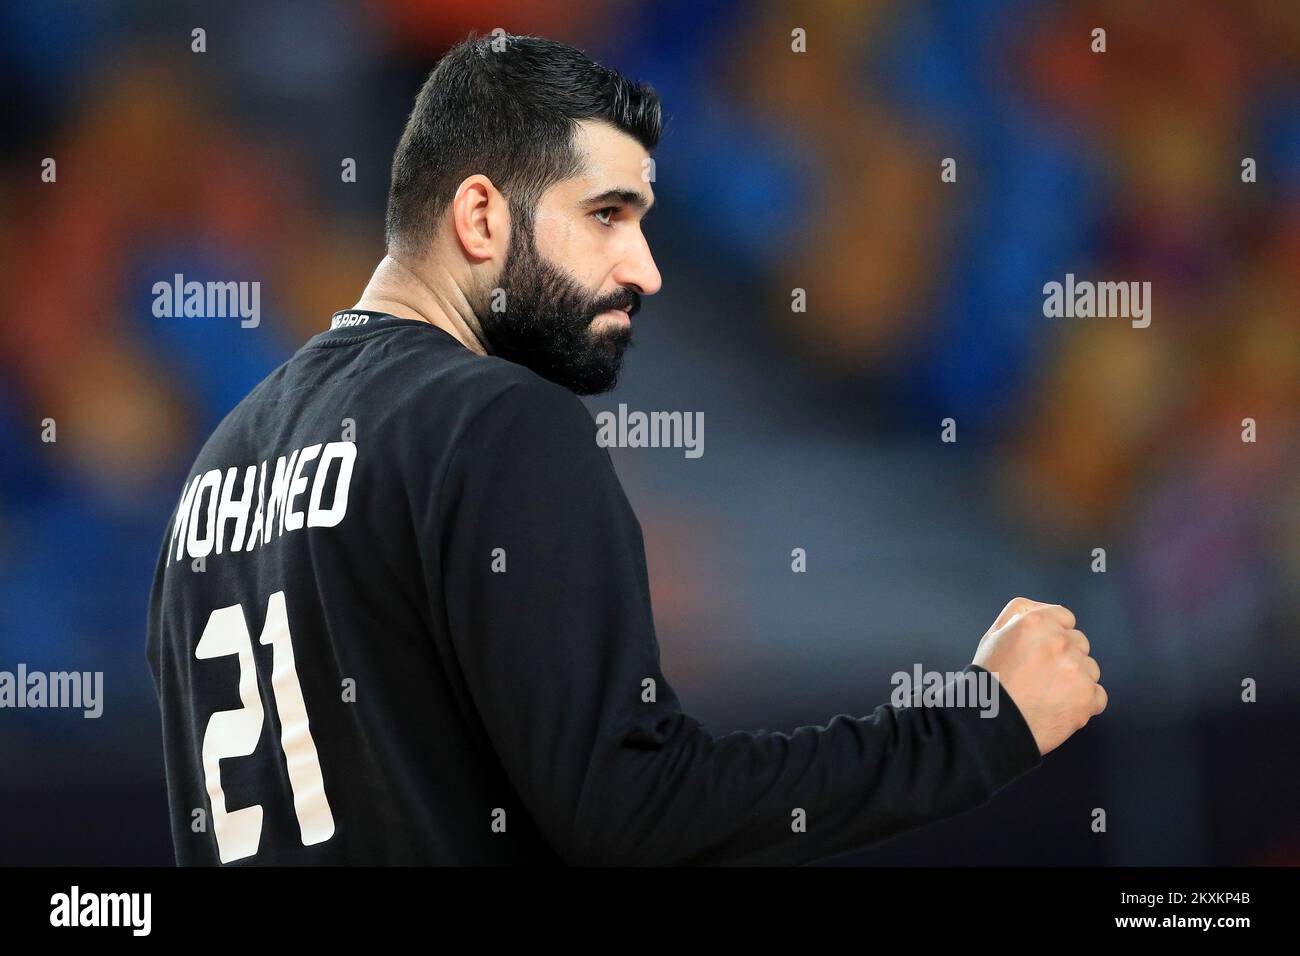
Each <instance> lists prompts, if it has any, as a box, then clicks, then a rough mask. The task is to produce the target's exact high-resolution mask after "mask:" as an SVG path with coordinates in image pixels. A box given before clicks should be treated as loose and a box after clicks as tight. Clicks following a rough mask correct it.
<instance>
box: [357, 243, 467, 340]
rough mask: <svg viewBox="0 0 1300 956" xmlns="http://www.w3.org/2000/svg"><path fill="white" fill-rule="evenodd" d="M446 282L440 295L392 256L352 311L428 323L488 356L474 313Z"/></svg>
mask: <svg viewBox="0 0 1300 956" xmlns="http://www.w3.org/2000/svg"><path fill="white" fill-rule="evenodd" d="M443 278H444V280H445V282H444V283H443V284H442V285H443V287H444V291H442V292H439V291H438V289H436V288H435V287H434V286H435V283H433V282H432V281H430V280H429V279H428V278H426V277H425V276H423V275H421V274H420V273H419V272H417V271H416V269H414V268H412V267H411V266H408V265H407V264H405V263H403V262H399V261H398V260H397V259H395V258H393V257H392V256H384V258H383V261H381V262H380V263H379V265H378V266H377V267H376V268H375V271H374V274H373V275H372V276H371V277H370V281H369V282H368V283H366V287H365V289H364V290H363V291H362V293H361V298H360V299H358V300H357V304H356V305H354V306H353V307H352V308H353V309H359V310H363V311H370V312H387V313H388V314H389V315H395V316H397V317H398V318H399V319H414V320H416V321H417V322H428V323H429V324H430V325H433V326H436V327H438V328H440V329H442V330H443V331H444V332H446V333H447V334H448V335H450V336H452V338H454V339H456V340H457V341H458V342H460V344H461V345H463V346H465V348H467V349H469V350H470V351H471V352H476V353H477V354H479V355H487V354H488V351H487V347H486V345H485V344H484V342H483V337H482V332H481V329H480V328H479V324H478V320H477V319H476V318H475V317H474V310H473V309H472V308H471V307H470V304H469V302H468V301H467V300H466V298H465V296H464V293H462V292H461V290H460V288H459V287H458V286H457V285H456V284H455V283H454V282H453V281H452V279H451V276H449V275H444V276H443ZM445 290H450V291H449V292H448V291H445Z"/></svg>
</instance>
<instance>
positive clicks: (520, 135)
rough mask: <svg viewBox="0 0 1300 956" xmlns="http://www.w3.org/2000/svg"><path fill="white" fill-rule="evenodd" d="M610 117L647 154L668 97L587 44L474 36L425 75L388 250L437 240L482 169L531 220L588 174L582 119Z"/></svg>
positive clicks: (390, 219)
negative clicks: (546, 196) (581, 147)
mask: <svg viewBox="0 0 1300 956" xmlns="http://www.w3.org/2000/svg"><path fill="white" fill-rule="evenodd" d="M584 119H596V120H603V121H605V122H607V123H609V124H611V125H613V126H614V127H616V128H617V129H620V130H622V131H623V132H625V133H627V134H628V135H630V136H632V137H633V138H635V139H636V140H637V141H638V142H639V143H640V144H641V145H642V146H644V147H645V149H646V151H647V152H649V151H652V150H653V149H654V148H655V146H656V145H657V144H658V142H659V134H660V132H661V130H662V123H663V119H662V116H661V108H660V103H659V95H658V94H657V93H655V91H654V89H653V88H652V87H650V86H648V85H646V84H643V83H633V82H631V81H630V80H628V79H626V78H625V77H623V76H622V75H620V74H619V73H617V72H616V71H614V70H611V69H608V68H606V67H603V66H601V65H600V64H599V63H596V62H594V61H593V60H591V59H590V58H589V57H587V55H586V54H584V53H583V52H582V51H581V50H577V49H575V48H574V47H571V46H569V45H568V44H565V43H559V42H557V41H555V40H547V39H544V38H542V37H534V36H515V35H510V34H497V35H495V36H483V37H477V36H475V35H474V34H472V33H471V34H470V35H469V37H468V38H466V39H465V40H463V41H461V42H460V43H458V44H457V45H456V46H454V47H452V48H451V49H450V50H449V51H448V52H447V53H446V54H445V55H444V56H443V57H442V59H441V60H439V61H438V64H437V66H436V67H434V70H433V72H432V73H430V74H429V78H428V79H427V80H426V81H425V83H424V86H423V88H421V90H420V93H419V95H418V96H417V97H416V98H415V107H414V108H413V109H412V110H411V116H410V118H409V119H408V120H407V122H406V128H405V129H404V130H403V131H402V138H401V140H400V141H399V142H398V144H397V152H396V153H395V154H394V156H393V178H392V185H391V186H390V188H389V192H388V215H387V219H386V222H385V229H384V236H385V240H386V242H387V245H388V250H389V252H395V251H411V250H412V249H418V248H420V247H422V246H423V245H425V244H426V243H427V242H428V241H429V239H430V238H431V237H432V235H433V232H434V225H435V223H436V222H437V221H438V217H439V216H441V215H442V213H443V211H444V210H445V209H446V208H447V206H448V205H449V204H450V202H451V200H452V198H453V196H454V194H455V190H456V187H457V186H458V185H460V183H461V182H463V181H464V179H465V177H467V176H472V175H474V174H475V173H482V174H483V175H485V176H487V177H488V178H489V179H491V180H492V183H493V185H494V186H496V187H497V188H498V189H499V190H501V192H502V194H503V195H504V196H505V197H506V198H507V200H509V202H510V208H511V215H512V216H521V217H522V218H523V219H524V220H526V221H531V218H532V214H533V211H534V209H535V208H536V206H537V201H538V200H539V199H540V198H541V195H542V193H543V192H545V190H546V189H547V188H548V187H550V186H552V185H554V184H555V183H557V182H560V181H561V180H564V179H567V178H569V177H570V176H575V175H577V174H578V173H579V172H580V171H581V157H579V156H578V155H577V152H576V151H575V149H574V146H573V134H574V131H575V129H576V127H577V123H578V121H579V120H584Z"/></svg>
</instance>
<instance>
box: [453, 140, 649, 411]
mask: <svg viewBox="0 0 1300 956" xmlns="http://www.w3.org/2000/svg"><path fill="white" fill-rule="evenodd" d="M574 145H575V147H576V148H577V149H578V150H579V152H580V155H583V156H584V157H585V159H586V163H585V167H584V169H583V171H582V172H581V173H580V174H579V175H577V176H575V177H573V178H572V179H567V180H564V181H563V182H560V183H556V184H555V185H554V186H552V187H551V188H550V189H548V190H547V191H546V192H545V193H544V194H543V195H542V198H541V200H540V201H539V202H538V204H537V209H536V211H535V213H534V216H533V222H532V224H531V227H530V226H529V224H528V223H527V222H526V221H525V217H523V216H520V215H519V214H518V210H512V215H511V229H510V246H509V251H508V252H507V254H506V261H505V264H504V266H503V267H502V270H501V276H500V279H499V281H498V286H499V288H500V289H501V290H502V292H503V293H504V296H493V295H492V294H489V296H488V299H487V301H486V302H484V303H481V304H479V306H478V307H476V309H475V312H476V314H477V317H478V320H479V323H480V325H481V326H482V328H483V333H484V335H485V336H486V337H487V340H488V344H489V346H490V348H491V350H492V353H493V354H495V355H499V356H501V357H502V358H505V359H509V360H510V361H512V362H517V363H519V364H520V365H523V366H526V367H527V368H530V369H532V370H533V371H534V372H536V373H537V374H539V375H541V376H542V377H544V378H547V379H550V380H551V381H553V382H556V383H557V384H559V385H563V386H564V387H565V388H568V389H570V390H571V391H573V392H576V393H577V394H579V395H593V394H596V393H598V392H605V391H608V390H609V389H611V388H613V387H614V385H615V383H616V382H617V380H618V372H619V368H620V366H621V365H622V362H623V351H624V350H625V349H626V348H627V346H628V345H629V344H631V341H632V319H631V317H632V316H633V315H635V314H636V312H637V310H638V309H640V307H641V296H642V295H654V294H655V293H656V292H658V291H659V287H660V285H661V284H662V282H661V280H660V277H659V270H658V269H657V268H656V267H655V263H654V259H653V258H652V257H651V255H650V247H649V246H648V245H647V243H646V239H645V236H644V235H643V234H642V232H641V219H642V218H643V217H644V215H645V213H646V212H647V211H648V210H649V208H650V206H651V205H652V204H653V202H654V194H653V193H652V192H651V190H650V184H649V183H647V182H645V181H644V179H643V169H644V166H643V162H644V161H645V160H646V159H647V158H648V154H647V153H646V151H645V149H644V148H643V147H642V146H641V145H640V144H639V143H638V142H637V141H636V140H635V139H633V138H632V137H631V136H628V135H627V134H625V133H622V132H620V131H618V130H617V129H615V128H614V127H611V126H608V125H606V124H604V123H596V122H583V123H580V124H579V128H578V131H577V132H576V133H575V143H574ZM494 304H496V305H497V307H498V308H503V311H494V310H493V308H492V307H493V305H494Z"/></svg>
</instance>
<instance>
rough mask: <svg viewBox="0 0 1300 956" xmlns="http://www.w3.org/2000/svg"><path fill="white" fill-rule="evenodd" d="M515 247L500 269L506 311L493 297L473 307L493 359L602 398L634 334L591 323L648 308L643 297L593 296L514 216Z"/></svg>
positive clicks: (622, 291) (615, 377) (615, 379)
mask: <svg viewBox="0 0 1300 956" xmlns="http://www.w3.org/2000/svg"><path fill="white" fill-rule="evenodd" d="M511 218H512V219H513V224H512V225H511V230H510V247H509V249H508V250H507V252H506V262H505V265H504V266H503V268H502V271H501V279H500V287H501V290H502V291H503V292H504V293H505V297H504V298H505V302H504V305H505V311H503V312H495V311H493V310H492V305H493V298H494V297H493V294H492V293H491V292H489V293H488V294H487V301H486V302H481V303H478V304H477V305H476V307H475V309H474V312H475V315H476V316H477V318H478V321H479V325H480V327H481V328H482V330H483V337H484V338H485V339H486V344H487V346H488V349H489V351H490V352H491V353H492V354H493V355H498V356H500V357H501V358H504V359H507V360H509V361H511V362H515V363H517V364H519V365H522V366H524V367H525V368H529V369H532V370H533V371H534V372H536V373H537V374H538V375H540V376H542V377H543V378H545V379H549V380H550V381H552V382H555V383H556V384H557V385H563V386H564V387H565V388H567V389H568V390H569V391H571V392H573V393H575V394H577V395H596V394H598V393H600V392H607V391H609V390H610V389H611V388H613V387H614V386H615V385H616V384H618V373H619V370H620V368H621V367H622V365H623V352H624V350H625V349H626V348H627V347H628V346H629V345H631V344H632V328H631V326H629V325H619V326H616V327H613V328H610V329H607V330H602V331H600V332H593V331H592V330H591V323H592V320H593V319H595V318H596V316H597V315H599V314H600V313H601V312H605V311H608V310H610V309H626V310H627V311H628V314H629V315H634V314H636V312H637V310H638V309H640V308H641V297H640V295H638V294H637V293H636V292H634V291H632V290H631V289H627V288H623V289H620V290H619V291H617V292H615V293H612V294H610V295H607V296H593V295H591V294H590V293H589V292H588V291H587V290H586V289H584V288H583V287H582V286H581V285H580V284H579V283H578V282H577V281H576V280H575V279H574V278H573V277H572V276H571V275H569V274H568V273H567V272H565V271H564V270H563V269H560V268H559V267H557V266H555V265H552V264H551V263H550V262H548V261H546V260H545V259H543V258H542V256H541V254H540V253H539V252H538V251H537V243H536V240H535V238H534V235H533V229H532V225H531V223H528V222H527V221H526V217H523V216H519V215H512V217H511Z"/></svg>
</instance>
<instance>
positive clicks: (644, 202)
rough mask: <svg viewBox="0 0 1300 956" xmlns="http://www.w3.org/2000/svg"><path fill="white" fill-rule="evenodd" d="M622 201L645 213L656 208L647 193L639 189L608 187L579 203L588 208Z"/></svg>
mask: <svg viewBox="0 0 1300 956" xmlns="http://www.w3.org/2000/svg"><path fill="white" fill-rule="evenodd" d="M620 203H621V204H622V205H625V206H632V207H633V208H634V209H640V210H643V214H644V215H649V214H650V210H651V209H652V208H654V203H653V202H651V201H650V199H649V198H647V196H646V194H645V193H643V192H641V191H640V190H638V189H606V190H605V191H604V192H603V193H599V194H597V195H595V196H588V197H587V198H586V199H584V200H582V202H581V203H579V205H580V206H585V207H587V208H588V209H599V208H600V207H601V206H612V205H615V204H620Z"/></svg>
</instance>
